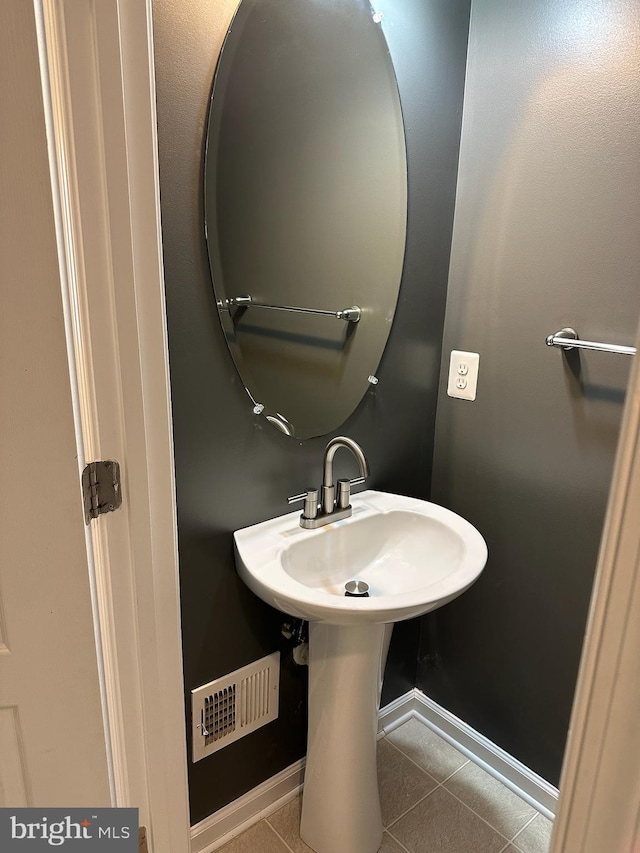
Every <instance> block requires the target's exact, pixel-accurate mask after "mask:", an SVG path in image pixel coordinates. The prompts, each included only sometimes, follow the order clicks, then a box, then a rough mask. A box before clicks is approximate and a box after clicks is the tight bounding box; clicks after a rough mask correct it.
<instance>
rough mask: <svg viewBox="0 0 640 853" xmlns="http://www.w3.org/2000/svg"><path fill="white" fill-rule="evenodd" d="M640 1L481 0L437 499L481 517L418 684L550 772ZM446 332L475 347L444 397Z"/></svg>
mask: <svg viewBox="0 0 640 853" xmlns="http://www.w3.org/2000/svg"><path fill="white" fill-rule="evenodd" d="M639 33H640V7H639V6H638V4H637V3H636V2H633V0H624V2H623V0H611V2H608V3H602V2H600V0H526V2H525V0H517V2H514V1H513V0H473V3H472V16H471V31H470V44H469V60H468V73H467V83H466V91H465V107H464V119H463V130H462V145H461V152H460V169H459V182H458V191H457V199H456V214H455V227H454V238H453V247H452V256H451V270H450V277H449V292H448V299H447V312H446V325H445V334H444V347H443V365H442V373H441V389H442V390H441V392H440V396H439V402H438V421H437V439H436V447H435V464H434V479H433V492H432V494H433V499H434V500H435V501H437V502H439V503H442V504H444V505H446V506H449V507H451V508H452V509H454V510H456V511H458V512H460V513H461V514H462V515H464V516H466V517H467V518H468V519H469V520H470V521H471V522H473V523H474V524H475V525H476V526H477V527H478V528H479V529H480V530H481V531H482V533H483V534H484V535H485V537H486V539H487V543H488V546H489V555H490V557H489V562H488V564H487V567H486V569H485V572H484V574H483V576H482V577H481V579H480V580H479V581H478V583H477V584H476V585H475V586H474V587H472V589H471V590H470V591H469V592H467V593H465V595H464V596H462V597H461V598H460V599H458V600H457V601H456V602H454V603H453V604H451V605H449V606H447V607H445V608H443V609H442V610H441V611H438V612H437V613H435V614H434V615H432V616H430V617H428V618H425V619H424V620H423V624H422V632H421V644H420V660H419V668H418V684H419V686H420V687H421V688H422V689H423V690H425V692H426V693H428V694H429V695H431V696H432V697H433V698H434V699H436V700H437V701H438V702H440V703H441V704H443V705H444V706H445V707H446V708H448V709H449V710H451V711H453V712H454V713H456V714H457V715H458V716H460V717H461V718H462V719H464V720H466V721H467V722H469V723H470V724H471V725H473V726H475V727H476V728H477V729H479V730H480V731H481V732H483V733H484V734H485V735H487V736H488V737H490V738H491V739H492V740H494V741H496V742H497V743H498V744H499V745H500V746H502V747H504V748H505V749H506V750H507V751H508V752H510V753H512V754H513V755H515V756H516V757H517V758H519V759H521V760H522V761H523V762H524V763H525V764H527V765H528V766H529V767H532V768H533V769H534V770H536V771H537V772H539V773H540V774H541V775H542V776H544V777H545V778H547V779H548V780H550V781H551V782H554V783H557V781H558V776H559V770H560V765H561V760H562V755H563V749H564V743H565V737H566V731H567V725H568V721H569V714H570V709H571V701H572V697H573V691H574V685H575V679H576V674H577V667H578V662H579V655H580V649H581V644H582V639H583V631H584V626H585V619H586V612H587V606H588V601H589V596H590V591H591V585H592V579H593V573H594V567H595V563H596V558H597V551H598V542H599V537H600V533H601V527H602V521H603V514H604V510H605V504H606V499H607V491H608V487H609V481H610V476H611V470H612V463H613V457H614V452H615V448H616V441H617V437H618V430H619V425H620V416H621V412H622V404H623V398H624V390H625V385H626V382H627V377H628V371H629V359H628V358H627V357H623V356H616V355H607V354H600V353H587V354H583V355H582V356H581V357H579V358H577V359H571V360H569V359H565V358H564V357H563V355H562V353H561V352H560V351H559V350H555V349H554V350H551V349H548V348H547V347H546V346H545V345H544V339H545V337H546V335H548V334H550V333H552V332H555V331H556V330H558V329H560V328H561V327H563V326H566V325H569V326H575V328H576V329H577V330H578V332H579V333H580V334H581V335H582V337H584V338H588V339H591V340H603V341H612V342H618V343H627V344H630V343H633V340H634V337H635V332H636V327H637V323H638V313H639V311H640V287H639V285H638V270H639V269H640V226H639V223H640V192H639V186H640V180H639V179H640V156H639V152H640V114H639V113H640V109H639V104H640V92H639V79H640V76H639V75H638V57H637V39H638V35H639ZM451 349H464V350H471V351H475V352H479V353H480V376H479V383H478V398H477V400H476V402H474V403H470V402H465V401H461V400H452V399H450V398H448V397H447V396H446V394H445V392H444V390H445V389H446V369H447V363H448V357H449V353H450V351H451Z"/></svg>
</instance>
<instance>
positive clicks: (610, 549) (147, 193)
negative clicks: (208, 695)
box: [33, 0, 640, 853]
mask: <svg viewBox="0 0 640 853" xmlns="http://www.w3.org/2000/svg"><path fill="white" fill-rule="evenodd" d="M33 2H34V4H35V8H36V15H37V16H38V17H39V18H40V21H41V32H42V36H41V54H42V56H43V77H44V80H45V84H44V88H45V102H47V99H48V103H49V105H50V115H49V120H48V131H49V135H50V143H51V149H52V174H53V184H54V193H56V199H57V202H58V213H59V218H60V235H59V236H60V240H61V244H62V245H63V252H62V254H63V259H62V260H63V264H62V266H63V276H62V277H63V281H66V283H67V284H66V294H65V295H66V300H67V302H68V309H69V310H68V314H69V333H70V339H71V350H72V352H71V355H72V373H75V375H76V377H77V390H78V410H79V420H80V432H81V444H82V446H83V448H84V456H83V458H81V459H80V460H79V462H80V463H81V464H80V466H79V467H80V468H81V467H82V466H83V465H84V463H85V461H89V460H93V459H100V458H116V459H117V460H118V461H119V462H120V463H121V466H122V471H123V481H124V503H123V507H122V509H121V510H119V511H118V512H117V513H115V514H113V516H104V517H101V518H100V519H98V520H96V521H94V522H93V523H92V529H91V532H90V540H89V541H90V548H91V552H92V554H93V562H94V565H95V583H96V589H97V614H96V620H97V623H98V629H99V637H100V644H101V647H102V661H103V664H104V673H105V685H104V688H105V690H104V693H105V706H106V712H105V713H106V723H107V729H108V733H109V737H110V742H111V758H112V763H113V771H114V805H132V806H138V807H139V808H140V810H141V822H142V823H144V824H145V825H147V827H149V829H150V832H151V845H152V850H153V851H154V853H186V851H188V849H189V820H188V796H187V774H186V753H185V720H184V700H183V684H182V658H181V636H180V618H179V593H178V575H177V548H176V511H175V496H174V495H175V490H174V480H173V446H172V433H171V408H170V398H169V376H168V360H167V359H168V356H167V341H166V321H165V308H164V288H163V274H162V262H161V231H160V209H159V188H158V177H157V176H158V162H157V144H156V116H155V92H154V76H153V41H152V31H151V0H33ZM47 90H48V91H47ZM635 361H636V364H635V365H634V368H633V371H632V376H631V380H630V384H629V390H628V401H627V405H626V412H625V417H624V423H623V428H622V433H621V438H620V446H619V451H618V458H617V463H616V470H615V475H614V480H613V485H612V490H611V495H610V501H609V510H608V515H607V522H606V524H605V531H604V535H603V542H602V547H601V553H600V560H599V567H598V572H597V577H596V585H595V593H594V597H593V601H592V606H591V616H590V620H589V626H588V630H587V640H586V643H585V648H584V652H583V661H582V665H581V671H580V677H579V682H578V689H577V692H576V698H575V703H574V711H573V718H572V724H571V730H570V737H569V743H568V748H567V755H566V759H565V765H564V770H563V777H562V784H561V796H560V804H559V814H558V818H557V821H556V827H555V830H554V836H553V841H552V853H576V851H580V853H601V851H602V850H603V849H607V850H609V851H611V853H631V850H632V845H633V842H634V839H635V842H636V844H637V834H638V827H639V825H640V824H639V817H638V816H639V815H640V788H639V787H638V785H637V767H638V766H640V727H639V726H638V725H637V720H638V719H640V690H638V687H637V685H638V683H640V678H639V676H640V670H639V664H638V661H639V660H640V655H638V648H639V647H640V633H639V632H640V619H638V616H637V614H638V613H639V612H640V524H638V521H637V519H638V518H639V517H640V363H638V359H636V360H635ZM559 570H560V569H559ZM634 617H635V619H634ZM158 709H161V711H160V712H158Z"/></svg>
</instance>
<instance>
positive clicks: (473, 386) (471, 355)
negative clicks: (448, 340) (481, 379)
mask: <svg viewBox="0 0 640 853" xmlns="http://www.w3.org/2000/svg"><path fill="white" fill-rule="evenodd" d="M479 363H480V356H479V354H478V353H477V352H464V351H463V350H458V349H454V350H452V351H451V360H450V362H449V381H448V384H447V394H448V395H449V396H450V397H456V398H457V399H459V400H475V399H476V391H477V388H478V367H479Z"/></svg>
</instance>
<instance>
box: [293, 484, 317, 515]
mask: <svg viewBox="0 0 640 853" xmlns="http://www.w3.org/2000/svg"><path fill="white" fill-rule="evenodd" d="M297 501H304V509H303V511H302V517H303V518H317V516H318V490H317V489H307V491H306V492H304V493H303V494H301V495H292V496H291V497H290V498H287V503H290V504H292V503H296V502H297Z"/></svg>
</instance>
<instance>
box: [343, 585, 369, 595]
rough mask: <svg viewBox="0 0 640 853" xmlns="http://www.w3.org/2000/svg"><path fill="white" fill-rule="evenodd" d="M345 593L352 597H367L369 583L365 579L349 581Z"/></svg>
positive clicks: (345, 586)
mask: <svg viewBox="0 0 640 853" xmlns="http://www.w3.org/2000/svg"><path fill="white" fill-rule="evenodd" d="M344 594H345V595H346V596H348V597H351V598H367V597H368V596H369V584H368V583H365V582H364V581H349V582H348V583H346V584H345V585H344Z"/></svg>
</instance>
